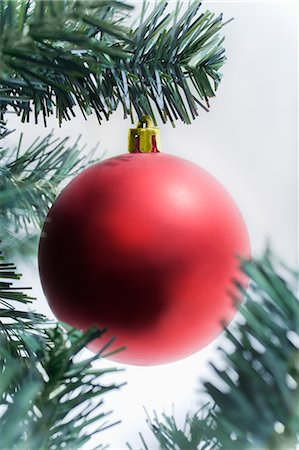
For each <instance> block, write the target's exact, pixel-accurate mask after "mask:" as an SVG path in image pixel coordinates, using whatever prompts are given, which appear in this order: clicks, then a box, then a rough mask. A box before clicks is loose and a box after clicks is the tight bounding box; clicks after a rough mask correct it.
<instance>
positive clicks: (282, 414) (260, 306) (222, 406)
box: [129, 252, 299, 450]
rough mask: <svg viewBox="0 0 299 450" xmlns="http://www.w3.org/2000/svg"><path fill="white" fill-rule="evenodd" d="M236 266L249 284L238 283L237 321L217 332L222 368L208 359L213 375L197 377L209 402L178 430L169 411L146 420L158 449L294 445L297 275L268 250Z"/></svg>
mask: <svg viewBox="0 0 299 450" xmlns="http://www.w3.org/2000/svg"><path fill="white" fill-rule="evenodd" d="M242 270H243V271H244V273H246V274H247V275H248V277H249V279H250V288H249V291H247V292H244V291H243V289H242V288H241V287H240V286H238V288H239V289H240V290H241V293H242V295H245V297H246V302H245V304H243V305H242V306H241V308H240V316H241V320H238V321H235V322H234V323H233V324H232V325H231V326H229V328H227V329H226V331H225V339H226V341H227V342H228V343H229V344H230V345H229V347H227V346H226V345H224V346H223V347H222V348H219V349H218V351H219V357H221V359H222V363H223V362H224V363H225V365H226V368H225V369H218V368H217V366H216V365H214V364H211V366H212V368H213V372H214V377H213V380H215V381H213V382H211V381H206V382H205V383H204V393H205V395H206V394H207V395H208V397H209V398H210V404H209V405H206V406H204V407H203V408H202V409H201V410H200V411H199V412H197V413H196V414H189V415H188V416H187V418H186V423H185V426H184V427H183V429H182V428H181V427H179V426H178V425H177V423H176V420H175V417H174V416H170V417H169V416H167V415H164V416H162V418H161V419H160V418H159V417H158V416H157V415H156V416H155V418H154V419H153V420H151V419H148V423H149V426H150V428H151V430H152V432H153V433H154V435H155V437H156V439H157V442H158V444H159V448H160V449H161V450H196V449H199V450H203V449H208V450H220V449H223V450H250V449H252V450H257V449H258V450H295V448H297V445H298V444H299V304H298V273H296V272H293V271H292V270H290V269H288V268H286V267H284V266H283V265H281V264H278V262H277V260H276V258H274V257H273V255H271V254H270V253H269V252H267V253H266V254H265V256H264V257H263V258H262V259H261V260H256V261H255V260H250V261H243V262H242ZM227 348H233V350H227ZM220 386H221V387H220ZM129 448H131V447H130V446H129ZM143 448H144V449H146V450H148V447H147V445H146V443H145V441H144V440H143Z"/></svg>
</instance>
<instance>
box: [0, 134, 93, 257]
mask: <svg viewBox="0 0 299 450" xmlns="http://www.w3.org/2000/svg"><path fill="white" fill-rule="evenodd" d="M69 141H70V139H69V138H65V139H55V138H54V136H53V133H50V134H48V135H47V136H46V137H44V138H39V139H36V140H35V141H34V142H33V143H32V144H31V145H30V146H29V147H28V148H27V149H25V150H23V145H22V134H21V135H20V137H19V142H18V144H17V145H16V146H15V147H14V148H13V149H11V148H9V147H6V146H3V147H0V175H1V178H0V229H1V232H0V239H2V248H3V250H4V251H7V252H8V251H9V252H10V253H11V252H12V250H13V249H14V250H18V249H19V250H20V249H22V251H24V250H25V248H24V245H23V244H24V243H25V245H26V246H27V247H28V249H30V247H31V246H30V244H33V246H34V247H36V232H37V231H36V230H39V228H40V226H41V224H42V222H43V220H44V219H45V217H46V215H47V213H48V210H49V207H50V206H51V205H52V203H53V202H54V200H55V198H56V196H57V194H58V192H59V188H60V187H61V184H62V183H65V181H66V180H67V179H68V178H70V177H73V176H75V175H76V174H77V173H78V172H80V171H81V170H82V169H83V168H85V167H86V166H87V165H89V164H92V163H94V162H95V160H94V159H93V154H94V150H95V149H94V150H92V151H91V152H89V153H88V154H87V155H86V156H84V155H83V154H82V150H83V148H84V146H80V140H79V138H78V139H77V141H76V142H75V143H74V144H72V145H71V144H70V142H69Z"/></svg>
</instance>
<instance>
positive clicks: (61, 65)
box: [0, 0, 225, 124]
mask: <svg viewBox="0 0 299 450" xmlns="http://www.w3.org/2000/svg"><path fill="white" fill-rule="evenodd" d="M200 5H201V4H200V2H199V1H197V0H196V1H193V2H191V3H190V5H189V6H188V7H187V10H186V11H185V12H181V10H182V6H183V2H179V3H178V5H177V8H176V10H175V11H174V12H171V13H169V12H167V9H166V6H167V3H166V2H165V1H164V0H163V1H161V2H158V3H157V4H156V5H155V7H154V8H153V9H152V10H151V11H148V10H149V9H150V8H149V4H146V3H145V4H144V7H143V10H142V14H141V17H140V23H138V24H137V25H135V26H129V25H128V19H126V20H124V18H125V17H126V15H128V12H129V10H130V8H131V6H130V5H129V4H128V3H127V2H118V1H96V0H94V1H78V0H77V1H76V0H59V1H58V0H57V1H55V2H53V1H45V0H2V1H1V2H0V119H1V116H2V120H3V119H4V118H5V117H6V112H7V111H11V110H13V111H15V112H16V113H17V114H19V115H21V118H22V121H24V122H27V121H29V120H30V117H31V116H32V115H33V116H34V119H35V121H36V122H37V121H38V119H39V117H41V116H42V117H43V120H44V123H45V124H46V119H47V117H48V116H49V115H51V114H54V113H55V114H56V116H57V118H58V121H59V123H61V122H62V121H63V120H69V119H70V118H71V117H73V116H74V114H75V112H74V108H75V106H76V105H77V106H79V108H80V110H81V112H82V114H83V116H84V117H86V115H87V114H90V113H92V112H93V113H95V114H96V115H97V118H98V120H99V121H101V120H102V119H103V118H105V119H108V118H109V116H110V115H111V113H112V112H113V111H115V110H116V108H117V107H118V105H119V104H121V106H122V108H123V111H124V117H127V116H130V117H131V118H132V120H135V119H133V115H134V112H135V113H137V115H138V117H139V118H141V116H142V115H144V114H147V115H150V116H151V117H153V118H155V117H156V116H157V114H158V115H159V116H160V118H161V119H162V121H163V122H166V120H167V119H169V120H170V121H171V122H172V123H174V121H175V120H177V119H180V120H182V121H184V122H186V123H190V122H191V120H192V119H194V118H195V117H196V116H197V115H198V114H199V109H201V108H203V109H205V110H208V107H209V98H210V97H213V96H214V95H215V91H216V89H217V86H218V84H219V82H220V79H221V74H220V69H221V66H222V65H223V63H224V61H225V56H224V49H223V47H222V42H223V38H221V36H220V35H219V33H218V32H219V31H220V30H221V29H222V27H223V25H224V24H223V21H222V16H221V15H220V16H219V17H215V16H214V14H212V13H210V12H209V11H206V12H204V13H202V12H201V9H200Z"/></svg>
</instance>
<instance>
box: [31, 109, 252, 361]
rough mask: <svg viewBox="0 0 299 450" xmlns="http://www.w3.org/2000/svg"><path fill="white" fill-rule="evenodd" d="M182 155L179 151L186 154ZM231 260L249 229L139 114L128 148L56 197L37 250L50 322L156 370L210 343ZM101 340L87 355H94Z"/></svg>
mask: <svg viewBox="0 0 299 450" xmlns="http://www.w3.org/2000/svg"><path fill="white" fill-rule="evenodd" d="M183 151H184V149H182V154H183ZM237 256H242V257H249V256H250V244H249V237H248V232H247V228H246V225H245V223H244V220H243V218H242V216H241V213H240V211H239V209H238V207H237V205H236V204H235V202H234V200H233V199H232V197H231V196H230V195H229V193H228V192H227V191H226V190H225V188H224V187H223V186H222V185H221V184H220V183H219V182H218V181H217V180H216V179H215V178H214V177H213V176H212V175H210V174H209V173H208V172H207V171H205V170H204V169H203V168H201V167H199V166H198V165H196V164H194V163H192V162H190V161H187V160H185V159H183V158H179V157H177V156H173V155H170V154H167V153H163V152H161V144H160V136H159V130H158V128H156V127H154V126H153V124H152V122H151V120H150V118H149V117H147V116H146V117H144V118H143V119H142V120H141V121H140V122H139V123H138V126H137V128H135V129H132V130H129V152H128V153H126V154H122V155H119V156H116V157H113V158H109V159H105V160H103V161H101V162H99V163H97V164H95V165H94V166H92V167H89V168H88V169H85V170H83V171H82V172H81V173H80V174H79V175H78V176H77V177H75V179H73V180H72V181H71V182H70V183H69V184H68V186H66V188H65V189H64V190H63V191H62V193H61V194H60V195H59V196H58V198H57V199H56V201H55V203H54V204H53V206H52V208H51V209H50V211H49V214H48V217H47V219H46V221H45V223H44V226H43V231H42V235H41V238H40V244H39V271H40V277H41V282H42V286H43V289H44V292H45V295H46V297H47V300H48V302H49V305H50V307H51V309H52V310H53V312H54V314H55V315H56V317H57V318H58V319H60V320H62V321H64V322H66V323H68V324H70V325H72V326H74V327H77V328H79V329H83V330H86V329H88V328H90V327H91V326H93V325H97V326H98V327H100V328H103V327H107V328H108V333H106V335H107V336H106V338H107V340H109V339H110V338H111V336H115V337H116V340H115V343H114V344H112V350H113V348H115V349H116V348H119V347H121V346H126V349H125V350H123V351H122V352H119V353H116V354H114V355H113V356H112V357H111V359H114V360H116V361H119V362H122V363H126V364H135V365H156V364H164V363H169V362H172V361H176V360H178V359H181V358H184V357H187V356H189V355H191V354H193V353H195V352H197V351H199V350H200V349H202V348H203V347H205V346H206V345H208V344H209V343H211V342H212V341H213V340H214V339H215V338H216V337H217V336H218V335H219V334H220V333H221V332H222V329H223V322H225V323H229V322H230V321H231V320H232V319H233V317H234V315H235V314H236V305H235V304H234V303H233V300H232V295H231V293H232V289H233V283H232V280H238V281H239V282H240V283H241V284H243V285H244V286H245V285H246V279H245V276H244V274H242V273H241V271H240V270H239V263H238V259H237ZM102 346H103V337H102V338H101V339H98V340H94V341H93V342H92V343H91V344H89V348H90V349H91V350H93V351H95V352H96V351H98V350H99V349H101V348H102Z"/></svg>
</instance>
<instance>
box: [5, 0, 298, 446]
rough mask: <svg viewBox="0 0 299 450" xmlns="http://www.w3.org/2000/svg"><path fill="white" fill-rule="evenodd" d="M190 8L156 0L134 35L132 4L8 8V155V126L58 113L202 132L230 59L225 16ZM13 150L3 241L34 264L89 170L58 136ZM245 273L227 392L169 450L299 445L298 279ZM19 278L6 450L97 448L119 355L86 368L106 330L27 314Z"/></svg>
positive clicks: (163, 441) (171, 429)
mask: <svg viewBox="0 0 299 450" xmlns="http://www.w3.org/2000/svg"><path fill="white" fill-rule="evenodd" d="M181 6H182V4H181V3H179V4H178V6H177V8H176V10H175V12H174V13H170V14H167V13H166V14H165V8H166V3H165V2H158V3H157V5H155V7H154V8H153V10H152V11H151V12H150V14H149V13H147V11H146V9H147V6H146V4H145V5H144V7H143V8H142V11H141V13H140V23H139V24H138V25H137V26H134V27H128V26H127V15H128V14H129V13H130V11H131V10H132V6H131V5H129V4H128V3H127V2H119V1H114V0H108V1H106V0H105V1H104V0H98V1H97V0H90V1H89V0H86V1H84V2H83V1H69V0H64V1H38V0H36V1H33V0H27V1H26V0H15V1H13V0H3V1H1V2H0V90H1V96H0V138H1V140H2V142H3V145H4V143H5V141H4V139H6V138H8V139H11V138H12V136H13V135H11V134H10V131H9V129H8V128H7V123H6V120H7V119H8V117H9V114H10V113H12V112H14V113H16V114H18V115H19V116H20V118H21V120H22V121H23V122H29V121H32V118H33V119H34V120H35V122H40V119H41V118H42V119H43V120H44V123H45V124H46V123H47V119H48V117H49V116H50V115H52V114H54V113H55V114H56V116H57V120H58V122H59V124H61V123H62V122H63V121H64V120H69V119H71V118H72V117H73V115H74V114H75V112H77V111H76V107H77V109H79V110H80V111H81V112H82V113H83V115H84V116H86V115H87V114H89V113H91V112H93V113H94V114H95V115H96V117H97V118H98V120H99V121H102V120H103V119H109V117H110V115H111V113H112V112H113V111H114V110H115V109H116V108H117V107H118V106H120V107H122V109H123V111H124V116H125V117H127V116H129V117H131V118H132V121H135V119H136V117H135V116H134V114H136V115H137V116H138V118H139V119H141V118H142V116H143V115H145V114H148V115H150V116H151V117H152V118H153V119H154V120H155V116H157V115H158V116H159V117H160V119H161V121H162V122H166V121H167V120H170V121H171V122H172V123H174V121H175V120H181V121H183V122H185V123H190V122H191V120H193V119H194V118H195V117H196V116H197V115H198V109H200V108H201V109H208V107H209V98H210V97H213V96H214V94H215V89H216V87H217V86H218V84H219V81H220V78H221V76H220V73H219V69H220V68H221V66H222V64H223V62H224V60H225V57H224V49H223V48H222V39H221V38H220V37H219V35H218V31H219V30H220V29H221V28H222V26H223V21H222V16H219V17H215V16H214V15H213V14H212V13H210V12H209V11H207V12H204V13H202V14H201V10H200V9H199V7H200V4H199V2H197V1H196V2H191V3H190V4H189V5H188V7H187V8H186V10H185V11H184V12H183V13H182V14H181V13H180V10H181ZM248 22H249V23H250V21H248ZM250 25H251V23H250ZM263 31H264V26H263ZM280 39H281V35H280ZM276 50H277V49H276ZM263 61H264V54H263ZM9 125H10V123H9V121H8V127H9ZM30 126H31V125H30ZM28 128H29V125H28ZM8 143H9V144H6V146H5V145H4V146H3V148H1V153H0V158H1V160H0V175H1V178H0V233H1V236H0V237H1V240H2V247H3V248H4V249H5V252H6V254H7V253H8V252H10V254H11V256H13V258H14V259H16V258H18V257H19V256H20V255H22V257H23V258H25V257H26V255H27V253H28V248H29V245H28V244H29V243H30V248H31V249H33V251H34V254H35V255H36V251H37V249H36V238H37V236H39V233H40V229H39V226H40V225H41V223H42V222H43V221H44V219H45V215H46V214H47V211H48V208H49V207H50V206H51V205H52V203H53V201H54V200H55V198H56V196H57V194H58V193H59V191H60V189H61V182H62V183H64V182H65V180H66V179H67V178H68V177H70V176H71V177H73V176H75V175H76V173H78V171H81V170H82V169H83V168H84V166H86V165H87V164H88V160H86V159H84V160H82V158H81V156H80V154H79V148H78V146H77V144H76V145H75V146H73V148H72V147H71V146H69V147H67V146H66V141H65V140H60V141H57V140H56V141H55V140H54V139H53V137H51V136H48V137H47V138H44V139H40V140H39V141H38V142H34V143H33V144H32V145H31V146H30V148H28V149H27V150H26V151H24V150H23V146H22V145H21V139H20V140H19V144H18V145H15V146H13V145H11V143H10V142H9V140H8ZM143 156H146V155H143ZM78 264H79V265H80V264H84V261H78ZM242 270H243V272H244V276H247V277H249V278H250V280H251V284H252V294H250V298H249V294H248V293H247V294H246V295H247V297H248V307H242V308H241V311H240V315H241V318H242V319H243V323H241V325H242V326H238V324H237V323H236V324H235V327H234V328H233V331H230V330H228V331H227V336H228V339H229V341H230V344H232V345H233V346H234V351H233V353H232V354H230V353H229V351H227V349H224V350H223V351H222V354H224V355H225V357H226V358H227V361H228V364H229V367H228V369H227V370H226V371H224V370H219V369H217V368H216V373H217V374H218V376H219V381H220V383H222V386H223V383H224V385H225V390H224V391H223V392H222V391H221V390H219V384H218V383H217V382H216V383H215V385H214V384H213V381H211V380H210V381H209V382H208V383H207V384H206V388H207V392H208V394H209V396H210V399H211V401H212V405H211V408H208V409H205V410H204V411H203V417H200V416H198V415H192V416H191V415H190V416H189V417H188V420H187V423H186V429H185V430H182V429H180V428H179V426H177V424H176V422H175V421H174V419H173V418H169V417H165V423H162V422H161V421H160V420H158V419H157V421H156V423H152V424H151V426H152V429H153V431H154V433H155V435H156V436H157V438H158V445H159V446H160V448H161V449H163V450H166V449H167V450H177V449H180V450H186V449H190V450H195V449H196V448H198V449H203V448H208V449H220V448H222V449H226V450H232V449H234V448H236V449H237V450H243V449H244V450H245V449H246V450H247V448H252V449H256V448H262V449H263V450H269V449H271V450H272V449H275V450H277V449H279V450H286V449H288V450H289V449H290V450H293V448H295V447H296V442H297V435H298V414H297V404H298V385H299V376H298V362H297V356H298V344H297V341H298V301H297V298H296V286H294V284H296V282H297V281H298V274H294V273H292V271H290V269H288V268H285V267H279V268H277V267H276V266H275V265H273V264H272V262H271V258H269V255H267V257H266V258H264V259H263V260H262V261H255V260H250V261H246V262H243V269H242ZM293 276H294V279H295V281H294V282H293V281H292V278H293ZM18 278H19V275H18V274H17V273H16V271H15V268H14V266H13V265H12V264H10V263H9V262H7V259H5V260H2V259H1V264H0V301H1V309H0V320H1V322H0V326H1V329H0V333H1V334H0V337H1V346H0V363H1V377H0V399H1V407H0V436H1V438H0V439H1V443H0V445H1V450H12V449H16V450H20V449H24V450H48V449H60V448H66V449H69V450H74V449H80V450H81V449H82V447H83V448H84V445H88V449H89V448H91V446H92V444H89V439H90V438H91V437H92V436H94V435H95V434H96V432H97V431H101V430H102V429H104V428H105V427H107V426H108V425H107V424H106V423H105V422H103V418H105V417H106V413H105V412H102V411H97V407H98V406H99V405H98V404H100V405H101V404H102V402H103V398H102V395H103V394H104V393H105V392H107V391H110V390H113V389H115V388H117V387H118V386H117V385H116V384H115V383H110V384H109V382H108V381H107V382H106V383H102V382H101V377H102V375H107V377H108V375H109V372H111V371H113V369H111V368H109V369H106V368H102V369H98V370H97V369H95V368H94V367H93V364H94V362H95V361H96V360H97V359H99V358H100V357H101V356H102V355H105V356H109V351H110V350H109V346H108V348H105V347H104V348H103V349H102V350H103V351H102V352H100V354H99V355H95V356H93V357H91V358H87V359H86V360H82V355H80V354H79V355H78V352H79V351H80V349H81V348H83V347H84V346H85V345H88V344H89V343H90V342H91V341H92V340H93V339H94V338H95V337H99V336H100V335H101V334H102V331H99V330H90V331H89V332H87V333H82V332H79V331H78V330H74V329H72V328H68V327H67V326H66V325H64V326H61V324H54V323H52V322H49V321H47V320H46V318H45V317H43V316H42V315H41V314H38V313H33V312H31V311H28V310H25V309H24V308H22V306H24V305H25V306H26V305H27V303H28V302H30V301H31V298H30V297H29V296H28V295H25V294H23V292H22V289H20V286H18V285H15V284H14V283H12V282H13V281H14V280H16V279H18ZM240 287H241V286H239V285H238V284H237V285H236V288H240ZM235 292H236V291H235ZM250 292H251V291H250ZM241 294H242V296H243V295H244V292H243V288H242V287H241ZM253 294H254V295H253ZM237 297H238V298H237V300H239V299H240V296H237ZM252 298H254V301H253V300H252ZM259 344H260V346H259ZM261 347H262V350H263V351H261ZM232 374H233V375H232ZM106 380H107V378H106ZM214 381H215V380H214ZM182 383H184V380H182ZM145 388H146V386H145ZM93 399H96V402H95V403H96V404H93V402H92V400H93ZM90 426H91V427H92V428H89V427H90ZM103 439H104V440H105V438H103ZM143 442H144V446H145V448H148V446H146V443H145V441H143ZM94 447H96V448H103V446H102V445H99V443H97V444H96V445H94ZM134 448H135V447H134Z"/></svg>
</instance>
